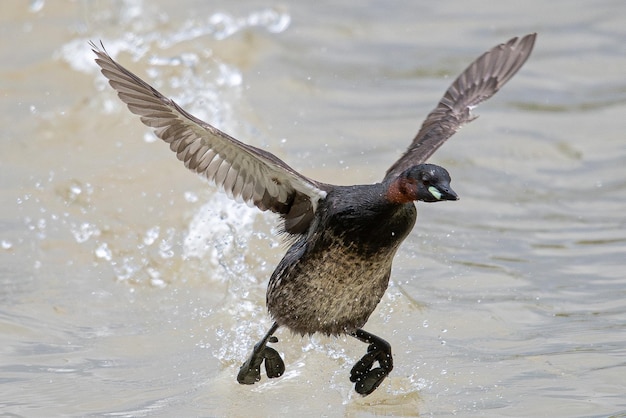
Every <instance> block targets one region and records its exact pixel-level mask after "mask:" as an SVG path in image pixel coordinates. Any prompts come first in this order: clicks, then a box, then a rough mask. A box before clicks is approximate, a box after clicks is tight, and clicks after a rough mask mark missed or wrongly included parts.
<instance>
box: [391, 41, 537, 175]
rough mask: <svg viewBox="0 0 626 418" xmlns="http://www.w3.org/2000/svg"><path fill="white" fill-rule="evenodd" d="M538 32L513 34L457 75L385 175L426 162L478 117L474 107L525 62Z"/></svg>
mask: <svg viewBox="0 0 626 418" xmlns="http://www.w3.org/2000/svg"><path fill="white" fill-rule="evenodd" d="M536 36H537V34H535V33H531V34H529V35H526V36H524V37H523V38H521V39H519V38H513V39H511V40H509V41H508V42H507V43H504V44H500V45H498V46H496V47H494V48H492V49H491V50H489V51H487V52H485V53H484V54H483V55H481V56H480V57H478V58H477V59H476V60H475V61H474V62H473V63H472V64H470V65H469V67H467V69H465V71H463V72H462V73H461V75H459V76H458V77H457V79H456V80H455V81H454V82H453V83H452V85H451V86H450V87H449V88H448V90H447V91H446V93H445V94H444V95H443V97H442V99H441V101H440V102H439V104H438V105H437V107H436V108H435V109H434V110H433V111H432V112H430V114H429V115H428V117H427V118H426V120H425V121H424V123H423V124H422V127H421V128H420V130H419V132H418V133H417V135H416V136H415V138H414V139H413V141H412V142H411V145H410V146H409V148H408V149H407V151H406V152H405V153H404V154H403V155H402V156H401V157H400V158H399V159H398V161H396V162H395V163H394V164H393V165H392V166H391V167H390V168H389V170H387V173H386V175H385V178H391V177H395V176H397V175H399V174H400V173H402V172H403V171H405V170H406V169H408V168H410V167H411V166H414V165H416V164H420V163H423V162H425V161H426V160H427V159H428V158H430V156H431V155H432V154H433V153H434V152H435V151H436V150H437V149H438V148H439V147H440V146H441V145H443V143H444V142H445V141H446V140H447V139H448V138H450V137H451V136H452V135H453V134H454V133H455V132H456V131H457V130H459V128H460V127H461V126H463V125H464V124H466V123H468V122H471V121H472V120H474V119H475V118H476V116H474V115H472V113H471V110H472V109H473V108H474V107H476V106H477V105H478V104H480V103H481V102H483V101H485V100H487V99H488V98H490V97H491V96H493V95H494V94H495V93H496V92H497V91H498V90H500V88H501V87H502V86H503V85H504V84H506V82H507V81H509V80H510V79H511V77H513V76H514V75H515V73H517V71H518V70H519V69H520V68H521V67H522V65H524V63H525V62H526V60H527V59H528V57H529V56H530V53H531V52H532V50H533V46H534V44H535V38H536Z"/></svg>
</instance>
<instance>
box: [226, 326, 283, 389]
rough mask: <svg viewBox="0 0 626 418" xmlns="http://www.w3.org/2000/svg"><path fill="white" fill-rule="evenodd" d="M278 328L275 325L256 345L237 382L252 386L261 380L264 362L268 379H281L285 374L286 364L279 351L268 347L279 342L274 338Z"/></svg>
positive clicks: (240, 370)
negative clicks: (273, 334)
mask: <svg viewBox="0 0 626 418" xmlns="http://www.w3.org/2000/svg"><path fill="white" fill-rule="evenodd" d="M277 328H278V325H276V324H274V325H273V326H272V328H271V329H270V331H269V332H268V333H267V334H266V335H265V337H263V339H262V340H261V341H259V342H258V343H257V344H255V345H254V349H253V350H252V354H250V357H249V358H248V360H246V362H245V363H243V365H242V366H241V367H240V368H239V373H237V382H239V383H241V384H242V385H252V384H254V383H256V382H258V381H259V380H261V363H263V362H264V361H265V373H266V374H267V377H269V378H274V377H280V376H282V375H283V374H284V373H285V363H284V362H283V359H282V358H281V357H280V354H278V351H276V350H274V349H273V348H271V347H268V346H267V343H268V342H271V343H275V342H278V338H276V337H273V336H272V333H273V332H274V331H276V329H277Z"/></svg>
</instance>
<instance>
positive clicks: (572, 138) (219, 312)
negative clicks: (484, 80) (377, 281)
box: [0, 0, 626, 417]
mask: <svg viewBox="0 0 626 418" xmlns="http://www.w3.org/2000/svg"><path fill="white" fill-rule="evenodd" d="M624 15H626V7H625V5H624V4H623V2H620V1H600V2H596V1H594V2H592V1H582V2H578V3H576V7H571V3H570V2H565V1H555V2H550V3H546V2H540V1H535V0H532V1H529V2H525V3H524V4H523V6H522V5H521V4H520V5H517V6H513V5H511V4H508V3H501V4H500V3H496V4H494V3H493V2H487V1H477V2H472V3H467V2H460V1H454V2H444V3H443V4H439V3H423V4H420V3H417V4H416V3H413V2H392V3H382V2H373V1H371V2H361V3H359V5H358V6H355V5H354V4H353V3H352V2H348V1H339V2H332V3H326V2H322V3H320V2H315V3H314V4H310V5H305V4H304V3H303V4H297V5H292V4H290V3H283V2H273V1H268V0H264V1H261V0H259V1H243V2H227V1H217V2H210V4H209V3H208V2H200V1H178V2H165V1H155V2H141V1H110V2H90V1H80V2H54V3H53V2H45V1H31V2H29V3H28V2H17V1H5V2H2V3H1V4H0V19H1V24H0V31H1V34H2V36H0V62H2V66H1V67H0V71H1V73H2V74H1V77H0V105H1V106H2V112H0V126H1V128H0V155H1V160H0V161H1V163H2V177H1V180H0V198H1V208H2V209H1V212H0V214H1V216H0V225H1V227H2V228H1V234H2V235H1V236H0V244H1V246H0V257H2V263H1V264H0V265H1V267H0V301H1V303H0V342H1V344H0V347H2V348H1V349H0V387H1V389H0V393H1V395H0V405H1V406H2V412H3V413H5V414H7V415H8V414H12V416H29V417H31V416H53V415H66V416H89V415H98V416H101V415H105V416H146V415H162V416H174V415H177V416H244V415H253V416H276V415H284V416H295V415H296V414H298V415H300V416H343V415H347V416H374V415H396V416H415V415H425V416H428V415H431V416H449V415H460V416H551V417H574V416H580V417H582V416H625V415H626V396H625V394H626V379H624V376H625V375H626V332H625V331H626V277H625V276H626V275H625V273H624V271H626V270H625V268H626V221H625V215H624V213H625V212H624V208H625V207H626V180H625V178H626V176H625V174H626V172H625V168H624V167H625V166H626V140H625V139H624V128H625V127H626V125H625V124H624V114H626V113H625V112H626V79H625V78H624V74H625V73H624V71H625V70H626V47H625V45H626V30H625V29H624V28H626V25H624V18H623V16H624ZM529 32H538V33H539V38H538V41H537V45H536V49H535V52H534V53H533V55H532V57H531V59H530V60H529V61H528V63H527V64H526V66H525V67H524V68H523V69H522V70H521V72H520V73H519V74H518V75H516V76H515V78H514V79H513V80H512V81H511V83H510V84H509V85H507V86H506V87H505V88H504V89H503V90H502V91H501V92H500V93H498V95H497V96H496V97H494V98H493V99H492V100H490V101H489V102H487V103H485V104H484V105H481V107H480V108H478V109H477V113H479V114H480V115H481V117H480V118H479V119H478V120H476V121H475V122H473V123H472V124H470V125H468V126H467V127H465V128H464V129H462V130H461V132H459V133H458V134H457V135H455V136H454V137H453V138H452V139H451V140H450V141H449V143H447V144H446V145H445V146H444V147H442V148H441V149H440V150H439V151H438V152H437V153H436V155H435V156H434V157H433V158H432V159H431V161H432V162H434V163H438V164H441V165H444V166H445V167H446V168H448V170H449V171H450V172H451V175H452V178H453V183H452V185H453V187H454V189H455V190H456V191H457V192H458V193H459V194H460V196H461V200H460V201H458V202H447V203H441V204H437V205H428V204H420V205H418V211H419V219H418V224H417V226H416V228H415V231H414V232H413V233H412V234H411V236H410V237H409V238H408V239H407V241H406V242H405V244H404V245H403V246H402V247H401V249H400V251H399V253H398V256H397V257H396V260H395V264H394V271H393V277H392V283H391V286H390V288H389V290H388V292H387V294H386V296H385V298H384V299H383V301H382V302H381V304H380V306H379V308H378V309H377V310H376V311H375V312H374V314H373V315H372V317H371V318H370V321H369V322H368V324H367V327H366V328H367V329H368V330H369V331H371V332H373V333H375V334H378V335H381V336H382V337H384V338H386V339H387V340H389V341H390V343H391V344H392V346H393V348H394V360H395V368H394V370H393V372H392V374H391V375H390V377H389V378H388V379H387V380H385V382H384V383H383V384H382V385H381V387H380V388H379V389H378V390H377V391H376V392H375V393H374V394H373V395H371V396H369V397H366V398H362V397H360V396H358V395H356V394H355V393H354V392H353V389H352V385H351V384H350V382H349V381H348V375H349V371H350V368H351V367H352V364H353V363H354V362H355V361H356V360H357V359H358V358H360V356H361V355H362V354H363V353H364V350H365V345H364V344H362V343H359V342H358V341H356V340H354V339H352V338H349V337H346V338H338V339H331V338H324V337H320V336H315V337H313V338H301V337H299V336H292V335H290V334H289V333H288V332H286V331H285V330H283V331H281V332H280V333H279V334H278V337H279V339H280V342H279V344H276V345H275V346H276V347H277V348H278V349H279V351H280V352H281V353H282V354H283V355H284V357H285V360H286V365H287V373H286V375H285V376H283V377H282V378H280V379H275V380H272V381H268V379H266V378H265V377H263V380H262V381H261V382H260V383H258V384H256V385H254V386H241V385H239V384H237V383H236V381H235V375H236V373H237V370H238V367H239V365H240V364H241V363H242V361H243V360H244V359H245V357H246V356H247V354H248V352H249V350H250V348H251V346H252V345H253V344H254V342H256V341H257V340H258V339H259V337H260V336H261V335H262V334H263V333H264V332H265V330H266V329H267V327H268V326H269V325H270V320H269V318H268V317H267V315H266V313H265V306H264V300H265V286H266V283H267V279H268V277H269V275H270V274H271V271H272V270H273V267H274V266H275V265H276V263H277V262H278V261H279V260H280V257H281V256H282V254H283V251H284V247H283V246H282V245H281V242H280V240H279V239H278V238H277V237H276V236H275V230H276V223H275V219H274V217H273V216H272V215H271V214H261V213H257V211H256V210H253V209H250V208H248V207H246V206H245V205H239V204H237V203H233V202H230V201H229V200H228V199H227V198H226V197H225V196H224V195H223V194H221V193H219V192H216V191H215V190H214V188H212V187H210V186H209V185H207V184H206V183H205V182H203V181H202V180H201V179H199V178H198V177H197V176H194V175H193V174H191V173H189V172H187V171H186V170H185V169H184V167H183V166H182V164H181V163H180V162H178V161H177V160H176V158H175V157H174V155H173V154H172V153H171V152H170V151H169V149H168V148H167V146H165V145H163V144H161V143H159V142H158V141H156V140H155V138H154V137H153V136H152V135H151V134H150V133H149V132H148V130H147V129H146V128H145V127H143V125H141V124H140V123H139V121H138V120H137V118H136V117H135V116H133V115H131V114H130V112H128V110H127V109H125V108H124V107H123V106H122V105H121V103H120V102H119V100H117V98H116V97H115V95H114V93H113V92H112V90H111V89H110V88H109V87H108V86H107V85H106V83H105V80H104V79H103V77H101V76H100V74H99V73H98V72H97V67H96V66H95V65H94V64H93V55H92V53H91V51H90V50H89V47H88V41H89V40H94V41H96V42H97V41H99V40H102V42H103V43H104V44H105V46H106V47H107V49H108V50H109V52H111V53H112V54H113V55H114V56H115V57H116V58H117V59H119V60H120V61H121V62H122V63H124V64H125V65H126V66H127V67H129V68H131V69H132V70H133V71H135V72H137V73H138V74H140V75H141V76H142V77H144V78H146V79H147V80H149V81H150V82H151V83H153V84H154V85H155V86H157V87H158V88H159V89H161V90H162V91H163V92H164V93H166V94H168V95H169V96H171V97H173V98H174V99H175V100H177V101H178V102H179V103H180V104H181V105H183V106H184V107H186V108H188V109H189V110H191V111H192V112H193V113H194V114H196V115H197V116H199V117H201V118H203V119H205V120H207V121H209V122H211V123H213V124H215V125H216V126H218V127H220V128H222V129H224V130H226V131H227V132H229V133H230V134H232V135H234V136H236V137H238V138H240V139H242V140H244V141H246V142H248V143H251V144H253V145H255V146H258V147H262V148H266V149H268V150H271V151H272V152H274V153H275V154H276V155H278V156H279V157H281V158H283V159H284V160H286V161H287V162H288V163H289V164H290V165H292V166H293V167H294V168H297V169H298V170H301V171H302V172H303V173H304V174H306V175H307V176H310V177H313V178H315V179H319V180H321V181H326V182H335V183H341V184H354V183H369V182H374V181H377V180H379V179H380V178H381V177H382V175H383V173H384V171H385V170H386V168H387V167H388V166H389V165H390V164H391V162H393V161H394V159H395V158H397V156H398V155H400V153H401V152H402V151H403V150H404V148H405V147H406V146H407V145H408V143H409V141H410V139H411V138H412V137H413V135H414V133H415V132H416V131H417V129H418V128H419V125H420V124H421V121H422V120H423V118H424V116H425V115H426V114H427V113H428V112H429V111H430V109H431V108H432V107H433V106H434V105H435V103H436V102H437V100H438V99H439V98H440V97H441V95H442V94H443V92H444V90H445V89H446V88H447V86H448V84H449V83H450V82H451V81H452V80H453V78H454V77H455V76H456V75H457V74H458V73H459V72H460V71H461V70H462V69H463V68H464V67H465V66H466V65H467V64H469V63H470V62H471V61H472V60H473V59H474V58H475V57H477V56H478V55H479V54H481V53H482V52H484V51H485V50H487V49H488V48H490V47H491V46H493V45H495V44H497V43H500V42H503V41H506V40H507V39H509V38H510V37H512V36H515V35H523V34H526V33H529Z"/></svg>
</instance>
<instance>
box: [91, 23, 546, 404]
mask: <svg viewBox="0 0 626 418" xmlns="http://www.w3.org/2000/svg"><path fill="white" fill-rule="evenodd" d="M536 36H537V35H536V33H531V34H528V35H525V36H523V37H514V38H512V39H510V40H509V41H507V42H505V43H502V44H499V45H497V46H495V47H493V48H491V49H489V50H488V51H487V52H485V53H483V54H482V55H480V56H479V57H478V58H477V59H476V60H474V61H473V62H472V63H471V64H470V65H469V66H468V67H467V68H466V69H465V70H464V71H463V72H462V73H461V74H460V75H459V76H458V77H457V78H456V79H455V80H454V82H453V83H452V84H451V85H450V87H449V88H448V89H447V90H446V92H445V94H444V95H443V97H442V99H441V100H440V101H439V102H438V104H437V106H436V107H435V108H434V110H432V111H431V112H430V113H429V114H428V116H427V117H426V119H425V121H424V122H423V124H422V125H421V127H420V129H419V131H418V132H417V134H416V135H415V137H414V138H413V140H412V141H411V143H410V145H409V147H408V148H407V149H406V151H405V152H404V153H403V154H402V155H401V156H400V157H399V158H398V160H397V161H395V162H394V163H393V164H392V165H391V166H390V167H389V168H388V169H387V171H386V173H385V175H384V177H383V178H382V180H381V181H380V182H377V183H374V184H360V185H348V186H345V185H333V184H328V183H324V182H320V181H317V180H314V179H311V178H308V177H306V176H305V175H303V174H301V173H299V172H298V171H296V170H294V169H293V168H291V167H290V166H289V165H287V164H286V163H285V162H284V161H283V160H281V159H279V158H278V157H276V156H275V155H274V154H272V153H270V152H268V151H266V150H263V149H260V148H257V147H254V146H252V145H248V144H246V143H244V142H241V141H239V140H237V139H235V138H233V137H232V136H230V135H228V134H227V133H225V132H222V131H220V130H218V129H217V128H215V127H214V126H212V125H211V124H209V123H207V122H204V121H202V120H200V119H198V118H196V117H195V116H193V115H191V114H190V113H188V112H187V111H186V110H184V109H183V108H181V107H180V106H179V105H178V104H176V103H175V102H174V101H173V100H171V99H169V98H167V97H166V96H165V95H163V94H161V93H160V92H159V91H157V90H156V89H155V88H153V87H152V86H150V85H149V84H148V83H146V82H145V81H143V80H142V79H141V78H139V77H138V76H137V75H135V74H134V73H132V72H131V71H130V70H128V69H126V68H125V67H123V66H122V65H121V64H119V63H118V62H116V61H115V60H114V59H113V58H112V57H111V56H110V55H109V54H108V52H107V51H106V49H105V47H104V44H103V43H102V41H100V46H97V45H96V44H95V43H93V42H90V43H89V44H90V46H91V49H92V51H93V53H94V54H95V62H96V63H97V65H98V66H99V67H100V70H101V73H102V74H103V75H104V76H105V77H106V78H107V79H108V81H109V84H110V86H111V87H112V88H113V89H114V90H115V91H116V92H117V95H118V96H119V98H120V99H121V100H122V102H124V103H125V104H126V105H127V107H128V109H129V110H130V111H131V112H132V113H134V114H135V115H138V116H139V117H140V119H141V122H143V123H144V124H145V125H146V126H148V127H150V128H152V129H153V131H154V133H155V135H156V136H157V137H158V138H160V139H162V140H163V141H165V142H166V143H168V144H169V147H170V149H171V150H172V151H174V152H175V153H176V156H177V157H178V159H179V160H180V161H182V162H183V163H184V164H185V166H186V167H187V168H188V169H190V170H192V171H194V172H196V173H198V174H200V175H202V176H204V177H206V178H207V179H208V180H209V181H210V182H212V183H213V184H214V185H216V186H217V187H218V188H220V189H221V190H223V191H225V192H226V193H227V195H228V196H229V197H231V198H234V199H238V200H240V201H243V202H245V203H248V204H249V205H251V206H256V207H257V208H258V209H260V210H261V211H270V212H273V213H275V214H277V215H278V217H279V221H280V223H281V232H282V233H283V234H284V236H285V237H286V242H287V244H288V249H287V251H286V253H285V255H284V257H283V258H282V259H281V261H280V262H279V263H278V265H277V266H276V268H275V270H274V272H273V273H272V275H271V276H270V278H269V282H268V286H267V293H266V305H267V310H268V312H269V315H270V317H271V319H272V325H271V327H270V328H269V330H268V331H267V333H266V334H265V335H264V337H263V338H262V339H261V340H260V341H259V342H258V343H257V344H255V345H254V347H253V348H252V352H251V354H250V356H249V357H248V358H247V360H246V361H245V362H244V363H243V364H242V366H241V367H240V369H239V372H238V374H237V381H238V382H239V383H241V384H254V383H256V382H258V381H259V380H260V379H261V366H262V364H263V363H265V372H266V375H267V377H268V378H277V377H280V376H282V375H283V374H284V372H285V364H284V361H283V359H282V358H281V356H280V354H279V353H278V352H277V351H276V350H275V349H274V348H273V347H270V346H269V344H270V343H272V344H273V343H277V342H278V338H277V337H276V336H275V335H274V334H275V333H276V332H277V330H278V329H279V327H283V328H287V329H289V330H291V331H292V332H293V333H295V334H301V335H302V336H305V335H312V334H315V333H321V334H326V335H329V336H339V335H350V336H353V337H355V338H356V339H358V340H360V341H362V342H364V343H366V344H367V345H368V346H367V353H366V354H365V355H364V356H363V357H362V358H361V359H360V360H359V361H357V363H356V364H355V365H354V367H353V368H352V369H351V371H350V381H351V382H352V383H354V389H355V391H356V392H357V393H358V394H360V395H363V396H366V395H369V394H371V393H372V392H374V391H375V390H376V389H377V388H378V387H379V385H380V384H381V383H382V382H383V380H384V379H385V378H386V377H387V376H388V375H389V373H390V372H391V371H392V369H393V356H392V352H391V345H390V344H389V343H388V342H387V341H386V340H384V339H383V338H381V337H379V336H376V335H374V334H372V333H370V332H368V331H365V330H364V329H363V327H364V325H365V324H366V322H367V320H368V318H369V317H370V315H371V314H372V312H373V311H374V309H375V308H376V306H377V305H378V303H379V302H380V300H381V298H382V296H383V294H384V293H385V291H386V289H387V287H388V284H389V279H390V276H391V266H392V261H393V258H394V256H395V254H396V252H397V250H398V248H399V246H400V244H401V243H402V242H403V241H404V239H405V238H406V237H407V236H408V235H409V233H410V232H411V231H412V229H413V226H414V224H415V222H416V213H417V212H416V202H418V201H421V202H442V201H455V200H458V195H457V193H456V192H455V191H454V190H452V188H451V187H450V182H451V177H450V174H449V173H448V171H447V170H446V169H445V168H443V167H441V166H438V165H434V164H430V163H427V160H428V158H429V157H430V156H431V155H432V154H433V153H434V152H435V151H436V150H437V149H438V148H439V147H440V146H441V145H442V144H443V143H444V142H445V141H446V140H447V139H448V138H450V137H451V136H452V135H453V134H454V133H455V132H456V131H457V130H458V129H459V128H460V127H461V126H463V125H465V124H467V123H469V122H471V121H473V120H474V119H475V118H476V117H477V116H475V115H474V114H473V113H472V109H473V108H474V107H476V106H477V105H478V104H479V103H481V102H483V101H485V100H487V99H488V98H490V97H491V96H493V95H494V94H495V93H496V92H497V91H498V90H499V89H500V88H501V87H502V86H503V85H504V84H506V83H507V82H508V81H509V80H510V79H511V77H513V76H514V75H515V74H516V73H517V72H518V70H519V69H520V68H521V67H522V66H523V65H524V63H525V62H526V60H527V59H528V57H529V56H530V54H531V52H532V50H533V47H534V44H535V39H536Z"/></svg>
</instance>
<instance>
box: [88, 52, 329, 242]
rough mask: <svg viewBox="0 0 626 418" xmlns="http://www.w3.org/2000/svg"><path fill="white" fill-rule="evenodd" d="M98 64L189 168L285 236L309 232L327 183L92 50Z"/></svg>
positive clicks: (135, 110) (120, 96) (115, 86)
mask: <svg viewBox="0 0 626 418" xmlns="http://www.w3.org/2000/svg"><path fill="white" fill-rule="evenodd" d="M90 45H91V47H92V49H93V52H94V53H95V54H96V56H97V58H96V63H97V64H98V65H99V66H100V68H101V69H102V74H104V76H105V77H106V78H108V79H109V84H110V85H111V87H113V88H114V89H115V90H116V91H117V94H118V96H119V98H120V99H122V101H123V102H124V103H126V104H127V105H128V109H130V111H131V112H133V113H134V114H136V115H139V116H140V117H141V121H142V122H143V123H144V124H145V125H147V126H149V127H151V128H153V129H154V133H155V134H156V136H158V137H159V138H161V139H162V140H163V141H165V142H167V143H168V144H170V148H171V150H172V151H174V152H175V153H176V156H177V157H178V159H179V160H181V161H183V162H184V163H185V166H187V168H189V169H191V170H193V171H196V172H197V173H199V174H202V175H204V176H206V177H207V178H208V179H209V180H210V181H213V182H214V183H215V184H216V185H217V186H218V187H221V188H222V189H224V191H225V192H226V193H227V194H228V195H229V196H230V197H232V198H238V199H241V200H243V201H245V202H247V203H248V204H253V205H254V206H256V207H258V208H259V209H261V210H263V211H265V210H271V211H272V212H276V213H278V214H280V215H281V216H282V217H283V219H284V223H285V225H284V227H285V231H286V232H288V233H292V234H298V233H302V232H304V231H305V230H306V229H307V227H308V225H309V223H310V221H311V219H312V217H313V213H314V212H315V209H316V207H317V203H318V201H319V200H320V199H324V198H325V197H326V191H325V189H324V185H323V184H322V183H318V182H316V181H314V180H311V179H308V178H306V177H304V176H303V175H301V174H299V173H298V172H296V171H295V170H294V169H292V168H291V167H289V166H288V165H287V164H285V163H284V162H283V161H282V160H280V159H279V158H278V157H276V156H275V155H273V154H271V153H269V152H267V151H263V150H261V149H259V148H256V147H253V146H250V145H247V144H244V143H242V142H240V141H238V140H236V139H235V138H232V137H231V136H229V135H227V134H225V133H224V132H222V131H220V130H218V129H217V128H215V127H213V126H211V125H209V124H208V123H206V122H203V121H201V120H200V119H198V118H196V117H194V116H193V115H191V114H189V113H187V112H186V111H185V110H184V109H182V108H181V107H180V106H178V105H177V104H176V103H175V102H174V101H172V100H170V99H168V98H167V97H165V96H163V95H162V94H161V93H159V92H158V91H157V90H156V89H154V88H153V87H151V86H150V85H149V84H148V83H146V82H145V81H143V80H142V79H140V78H139V77H138V76H136V75H135V74H133V73H132V72H130V71H129V70H127V69H126V68H124V67H123V66H121V65H120V64H118V63H117V62H115V60H113V58H111V57H110V56H109V54H108V53H107V52H106V50H105V49H104V46H103V45H102V44H101V46H102V48H101V49H100V48H98V47H97V46H96V45H95V44H94V43H91V44H90Z"/></svg>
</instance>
